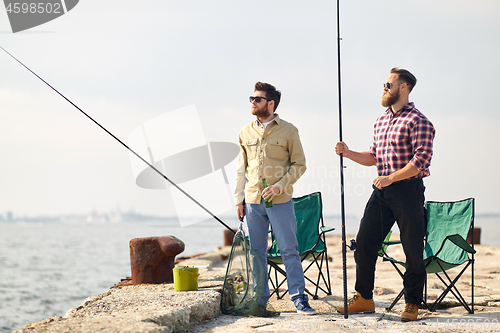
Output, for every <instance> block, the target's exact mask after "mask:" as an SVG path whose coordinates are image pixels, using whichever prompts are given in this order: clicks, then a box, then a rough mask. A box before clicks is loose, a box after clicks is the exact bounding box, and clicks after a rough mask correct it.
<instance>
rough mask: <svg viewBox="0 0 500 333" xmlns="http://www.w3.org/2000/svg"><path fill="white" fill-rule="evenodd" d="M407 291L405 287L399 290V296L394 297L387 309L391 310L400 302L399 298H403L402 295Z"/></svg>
mask: <svg viewBox="0 0 500 333" xmlns="http://www.w3.org/2000/svg"><path fill="white" fill-rule="evenodd" d="M404 293H405V289H404V288H403V289H401V291H400V292H399V294H398V296H397V297H396V298H395V299H394V301H392V303H391V305H389V307H388V308H386V310H387V311H391V310H392V308H393V307H394V306H395V305H396V304H397V303H398V302H399V300H400V299H401V297H403V295H404Z"/></svg>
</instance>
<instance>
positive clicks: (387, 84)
mask: <svg viewBox="0 0 500 333" xmlns="http://www.w3.org/2000/svg"><path fill="white" fill-rule="evenodd" d="M402 83H403V82H400V83H398V84H402ZM393 85H394V84H393V83H389V82H386V83H384V88H387V89H391V87H392V86H393Z"/></svg>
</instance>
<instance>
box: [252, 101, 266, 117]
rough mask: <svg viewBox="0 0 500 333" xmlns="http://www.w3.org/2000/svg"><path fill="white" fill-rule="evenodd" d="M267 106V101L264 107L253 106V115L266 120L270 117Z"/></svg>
mask: <svg viewBox="0 0 500 333" xmlns="http://www.w3.org/2000/svg"><path fill="white" fill-rule="evenodd" d="M267 104H268V102H267V101H266V103H265V104H264V105H263V106H262V107H260V106H258V105H256V106H255V108H254V107H253V106H252V114H253V115H254V116H256V117H259V118H266V117H267V116H269V110H268V108H267Z"/></svg>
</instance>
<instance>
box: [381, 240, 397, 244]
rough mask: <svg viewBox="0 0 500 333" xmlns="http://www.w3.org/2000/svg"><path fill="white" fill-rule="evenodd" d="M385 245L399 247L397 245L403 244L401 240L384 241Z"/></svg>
mask: <svg viewBox="0 0 500 333" xmlns="http://www.w3.org/2000/svg"><path fill="white" fill-rule="evenodd" d="M383 244H384V245H397V244H401V241H400V240H394V241H384V242H383Z"/></svg>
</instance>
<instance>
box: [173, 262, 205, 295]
mask: <svg viewBox="0 0 500 333" xmlns="http://www.w3.org/2000/svg"><path fill="white" fill-rule="evenodd" d="M173 273H174V289H175V290H177V291H185V290H198V276H200V274H198V267H188V266H185V267H175V268H174V269H173Z"/></svg>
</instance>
